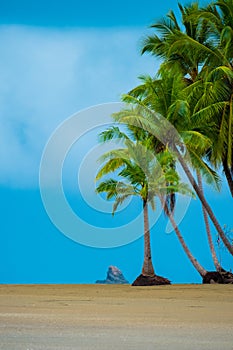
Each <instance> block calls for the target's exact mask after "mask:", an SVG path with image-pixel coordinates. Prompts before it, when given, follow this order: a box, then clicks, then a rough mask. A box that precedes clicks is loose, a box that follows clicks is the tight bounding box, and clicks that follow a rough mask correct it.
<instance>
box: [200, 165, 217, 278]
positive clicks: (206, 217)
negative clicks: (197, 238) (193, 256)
mask: <svg viewBox="0 0 233 350" xmlns="http://www.w3.org/2000/svg"><path fill="white" fill-rule="evenodd" d="M197 182H198V186H199V188H200V191H201V192H202V194H203V195H204V191H203V186H202V178H201V174H200V172H199V171H197ZM202 212H203V217H204V222H205V227H206V233H207V238H208V243H209V247H210V251H211V255H212V259H213V262H214V266H215V268H216V270H217V271H218V272H221V270H222V268H221V265H220V263H219V261H218V257H217V254H216V251H215V248H214V243H213V239H212V236H211V232H210V224H209V219H208V215H207V212H206V210H205V207H204V206H203V205H202Z"/></svg>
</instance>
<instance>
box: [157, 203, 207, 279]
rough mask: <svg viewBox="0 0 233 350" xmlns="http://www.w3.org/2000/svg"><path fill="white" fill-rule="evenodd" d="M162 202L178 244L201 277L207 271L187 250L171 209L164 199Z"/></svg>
mask: <svg viewBox="0 0 233 350" xmlns="http://www.w3.org/2000/svg"><path fill="white" fill-rule="evenodd" d="M161 202H162V206H163V208H164V211H165V213H166V215H167V216H168V218H169V220H170V222H171V224H172V227H173V228H174V230H175V233H176V235H177V238H178V240H179V241H180V244H181V245H182V247H183V249H184V251H185V253H186V255H187V256H188V258H189V260H190V261H191V263H192V264H193V266H194V267H195V269H196V270H197V271H198V272H199V274H200V275H201V277H204V276H205V275H206V273H207V271H206V270H205V269H204V267H202V266H201V264H200V263H199V262H198V261H197V259H196V258H194V256H193V255H192V253H191V251H190V250H189V248H188V246H187V244H186V243H185V241H184V238H183V236H182V234H181V232H180V230H179V228H178V226H177V224H176V222H175V220H174V217H173V214H172V213H171V211H170V210H169V209H168V206H167V204H166V202H165V201H163V200H161Z"/></svg>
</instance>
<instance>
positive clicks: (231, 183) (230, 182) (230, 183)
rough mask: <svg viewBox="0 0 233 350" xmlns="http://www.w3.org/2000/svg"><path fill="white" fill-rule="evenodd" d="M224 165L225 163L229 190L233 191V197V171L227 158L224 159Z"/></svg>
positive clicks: (232, 194) (224, 168) (232, 193)
mask: <svg viewBox="0 0 233 350" xmlns="http://www.w3.org/2000/svg"><path fill="white" fill-rule="evenodd" d="M222 165H223V171H224V173H225V176H226V179H227V183H228V187H229V190H230V192H231V196H232V197H233V178H232V175H231V171H230V169H229V167H228V165H227V160H226V159H224V160H223V162H222Z"/></svg>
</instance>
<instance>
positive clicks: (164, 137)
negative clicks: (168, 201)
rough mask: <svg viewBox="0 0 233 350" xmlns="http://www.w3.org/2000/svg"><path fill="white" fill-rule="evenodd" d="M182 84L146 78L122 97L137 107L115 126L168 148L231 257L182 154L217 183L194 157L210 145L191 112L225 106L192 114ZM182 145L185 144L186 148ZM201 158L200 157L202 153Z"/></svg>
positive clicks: (176, 80)
mask: <svg viewBox="0 0 233 350" xmlns="http://www.w3.org/2000/svg"><path fill="white" fill-rule="evenodd" d="M182 84H183V85H184V82H183V80H182V79H181V77H180V74H177V75H176V76H175V75H174V74H173V76H171V75H169V73H167V72H165V73H164V74H163V75H162V77H161V78H160V79H158V80H150V81H149V84H148V78H147V81H146V84H145V86H144V87H143V84H142V85H140V86H139V87H137V88H135V89H134V90H132V91H131V92H130V93H129V94H128V95H125V96H124V101H125V102H127V103H131V104H132V105H136V106H137V107H136V108H135V109H132V108H129V109H126V110H123V111H122V112H119V113H117V114H115V119H116V120H117V121H118V122H122V123H126V124H130V125H134V126H136V127H141V128H142V129H144V130H146V131H147V132H149V133H150V134H152V135H154V136H156V138H157V139H159V140H161V141H162V143H163V144H165V145H167V146H169V148H170V150H171V151H172V152H173V153H174V154H175V156H176V158H177V160H178V161H179V163H180V164H181V166H182V168H183V170H184V172H185V174H186V176H187V177H188V179H189V181H190V183H191V184H192V186H193V188H194V190H195V192H196V193H197V195H198V197H199V199H200V200H201V203H202V205H203V206H204V207H205V209H206V211H207V213H208V215H209V217H210V219H211V220H212V222H213V224H214V226H215V227H216V230H217V231H218V233H219V235H220V237H221V238H222V240H223V243H224V244H225V246H226V247H227V249H228V250H229V252H230V253H231V254H233V247H232V245H231V243H230V242H229V240H228V239H227V237H226V235H225V233H224V231H223V230H222V228H221V226H220V225H219V223H218V221H217V219H216V217H215V215H214V213H213V211H212V209H211V207H210V206H209V204H208V203H207V201H206V199H205V197H204V195H203V192H202V191H201V190H200V188H199V186H198V184H197V183H196V181H195V179H194V177H193V175H192V173H191V171H190V169H189V167H188V165H187V159H186V160H185V158H184V156H186V155H187V153H185V154H184V152H183V150H184V147H185V145H186V148H187V149H188V151H189V154H190V155H191V156H192V163H193V164H194V162H195V166H196V167H199V168H200V170H201V172H202V173H203V175H204V176H205V177H206V179H207V181H214V182H215V183H216V181H217V179H218V177H217V174H216V173H215V172H213V171H212V170H211V169H210V167H209V166H208V164H207V163H205V162H204V161H203V160H202V159H201V157H199V155H198V153H197V151H199V150H200V149H201V148H202V147H203V150H204V149H205V148H206V147H207V145H208V143H209V145H210V141H209V140H208V138H207V137H206V136H205V135H203V134H202V133H200V132H198V131H197V129H198V128H197V125H196V124H194V125H193V123H192V119H193V113H194V112H195V115H199V116H200V115H201V112H203V111H204V112H205V113H206V111H211V110H219V109H220V108H223V106H224V104H221V102H220V103H218V102H217V103H215V104H211V105H210V106H207V107H204V108H203V109H201V107H199V108H200V110H197V111H195V110H194V112H193V105H192V103H189V101H188V100H187V97H186V96H185V95H184V88H183V89H180V87H181V86H182ZM148 85H149V86H148ZM210 94H212V92H211V91H210ZM206 96H207V92H206ZM154 111H155V112H158V113H160V115H162V116H163V117H164V118H165V119H164V118H162V119H161V117H158V115H155V113H154ZM191 117H192V118H191ZM165 120H168V121H169V123H168V122H167V123H165ZM170 123H172V125H173V126H174V127H175V128H176V129H177V130H178V132H179V134H180V135H181V137H182V138H183V140H184V141H181V139H180V137H177V136H178V134H177V131H176V130H175V129H174V128H173V127H172V126H171V124H170ZM200 129H201V127H200ZM183 142H185V145H184V144H183ZM201 154H203V152H202V153H201ZM216 184H217V183H216Z"/></svg>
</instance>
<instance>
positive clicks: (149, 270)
mask: <svg viewBox="0 0 233 350" xmlns="http://www.w3.org/2000/svg"><path fill="white" fill-rule="evenodd" d="M143 217H144V262H143V267H142V275H144V276H154V275H155V272H154V268H153V264H152V259H151V245H150V229H149V217H148V204H147V201H146V200H143Z"/></svg>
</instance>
